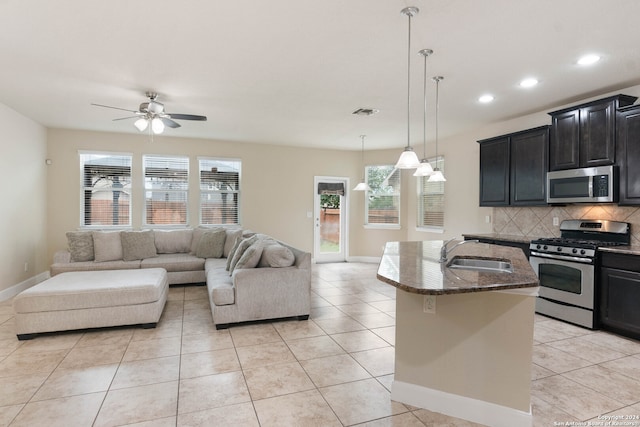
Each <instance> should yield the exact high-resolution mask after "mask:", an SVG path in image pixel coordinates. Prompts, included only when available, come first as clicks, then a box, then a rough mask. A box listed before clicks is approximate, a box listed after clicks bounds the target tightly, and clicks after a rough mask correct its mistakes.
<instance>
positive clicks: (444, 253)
mask: <svg viewBox="0 0 640 427" xmlns="http://www.w3.org/2000/svg"><path fill="white" fill-rule="evenodd" d="M454 240H456V239H455V237H454V238H453V239H449V240H447V241H446V242H444V243H443V244H442V248H440V262H447V256H448V254H449V253H451V252H452V251H453V250H454V249H455V248H457V247H458V246H460V245H464V244H465V243H480V241H479V240H463V241H461V242H458V243H456V244H455V245H454V246H453V247H452V248H451V249H447V245H449V243H451V242H453V241H454Z"/></svg>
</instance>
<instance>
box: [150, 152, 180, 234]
mask: <svg viewBox="0 0 640 427" xmlns="http://www.w3.org/2000/svg"><path fill="white" fill-rule="evenodd" d="M143 164H144V188H145V224H146V225H186V224H187V216H188V215H187V214H188V212H187V206H188V204H187V201H188V198H189V197H188V196H189V158H188V157H178V156H176V157H166V156H143Z"/></svg>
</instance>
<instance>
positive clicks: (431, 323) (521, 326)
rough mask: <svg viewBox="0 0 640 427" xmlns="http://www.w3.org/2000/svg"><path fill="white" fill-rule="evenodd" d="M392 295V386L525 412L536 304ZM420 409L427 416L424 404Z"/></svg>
mask: <svg viewBox="0 0 640 427" xmlns="http://www.w3.org/2000/svg"><path fill="white" fill-rule="evenodd" d="M424 298H425V297H424V296H423V295H417V294H414V293H409V292H405V291H403V290H400V289H398V290H397V297H396V313H397V314H396V359H395V378H394V379H395V381H399V382H405V383H411V384H415V385H418V386H422V387H426V388H429V389H432V390H439V391H442V392H445V393H450V394H454V395H459V396H464V397H468V398H471V399H477V400H481V401H485V402H491V403H494V404H496V405H500V406H504V407H507V408H512V409H515V410H517V411H523V412H525V413H530V388H531V363H532V345H533V323H534V315H533V313H534V308H535V297H534V296H527V295H519V294H511V293H507V292H500V291H495V292H474V293H465V294H455V295H438V296H436V297H435V298H436V310H435V311H436V312H435V314H432V313H425V312H424V311H423V302H424ZM423 407H424V408H426V409H430V408H429V406H428V402H425V406H423Z"/></svg>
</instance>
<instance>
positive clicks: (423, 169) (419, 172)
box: [413, 49, 433, 176]
mask: <svg viewBox="0 0 640 427" xmlns="http://www.w3.org/2000/svg"><path fill="white" fill-rule="evenodd" d="M418 53H419V54H420V55H422V56H423V57H424V82H423V83H424V93H423V98H424V113H423V118H422V124H423V126H422V156H423V158H422V160H420V166H418V169H416V171H415V172H414V173H413V176H430V175H431V174H432V173H433V168H432V167H431V163H430V162H429V159H427V57H428V56H429V55H432V54H433V51H432V50H431V49H422V50H421V51H420V52H418Z"/></svg>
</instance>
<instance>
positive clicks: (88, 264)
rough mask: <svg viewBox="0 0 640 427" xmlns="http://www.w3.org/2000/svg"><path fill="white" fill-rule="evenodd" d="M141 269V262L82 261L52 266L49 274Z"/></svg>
mask: <svg viewBox="0 0 640 427" xmlns="http://www.w3.org/2000/svg"><path fill="white" fill-rule="evenodd" d="M139 268H140V260H136V261H123V260H121V259H120V260H115V261H102V262H95V261H81V262H68V263H54V264H51V267H50V268H49V272H50V274H51V276H56V275H58V274H61V273H68V272H71V271H103V270H135V269H139Z"/></svg>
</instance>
